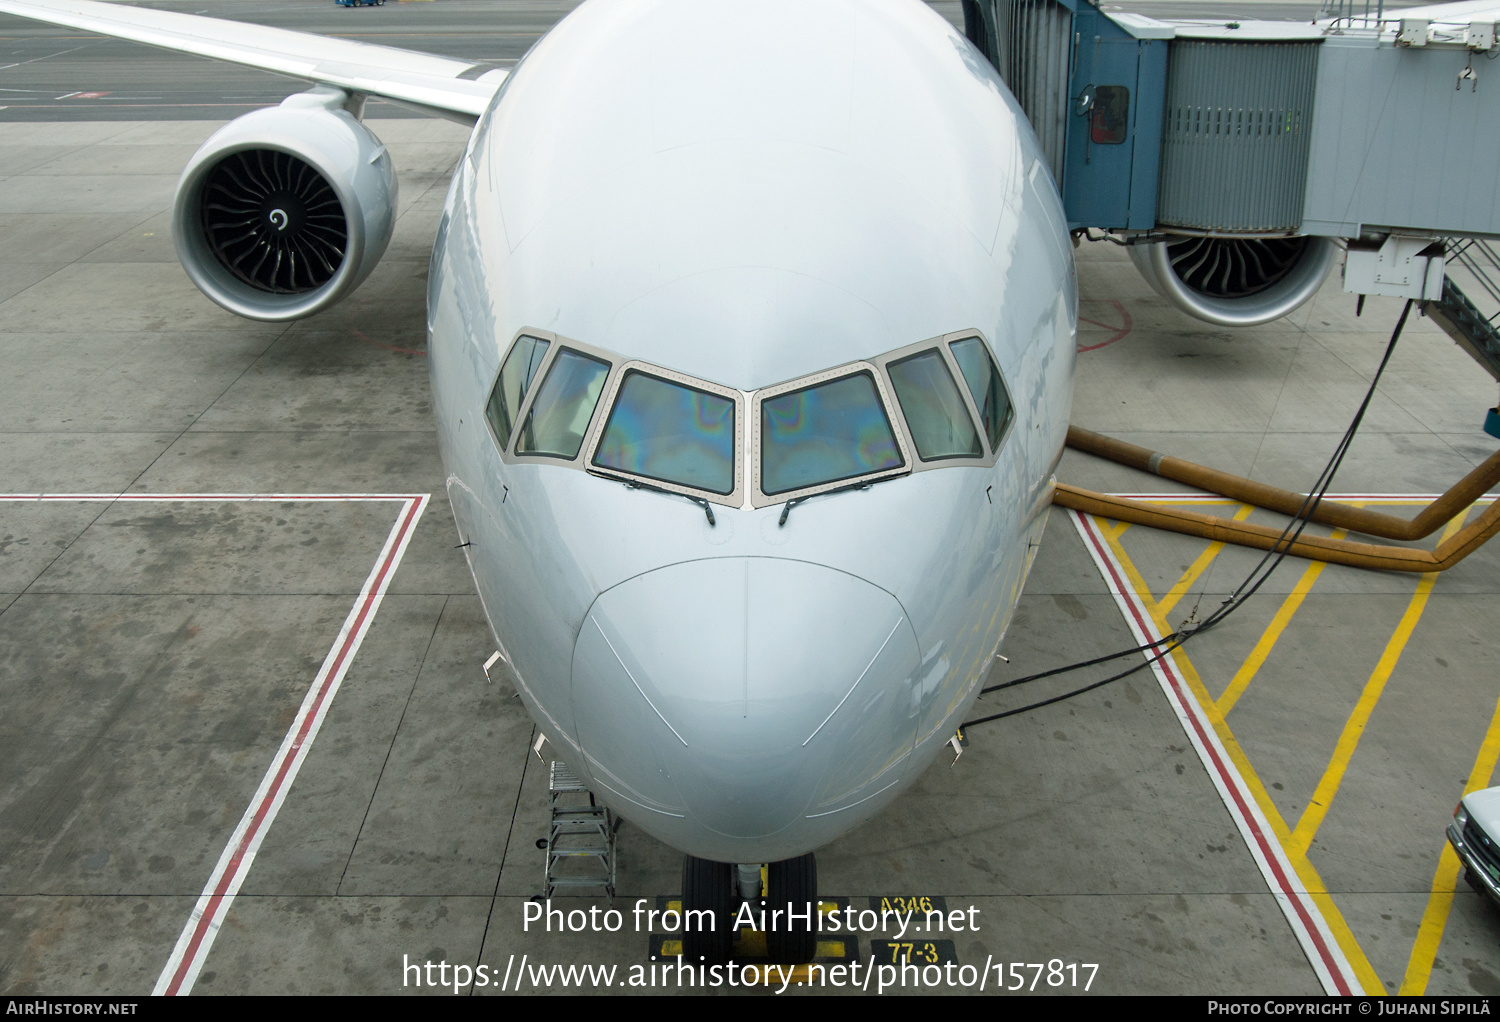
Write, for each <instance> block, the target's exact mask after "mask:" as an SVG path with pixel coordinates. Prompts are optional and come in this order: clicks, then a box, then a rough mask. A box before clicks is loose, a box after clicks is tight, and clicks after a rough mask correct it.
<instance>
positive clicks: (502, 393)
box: [484, 335, 550, 450]
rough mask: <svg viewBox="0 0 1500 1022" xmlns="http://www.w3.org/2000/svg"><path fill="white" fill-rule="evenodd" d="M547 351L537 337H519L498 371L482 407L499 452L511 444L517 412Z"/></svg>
mask: <svg viewBox="0 0 1500 1022" xmlns="http://www.w3.org/2000/svg"><path fill="white" fill-rule="evenodd" d="M548 347H550V345H549V343H548V342H547V341H544V340H542V339H540V338H538V337H526V336H524V335H523V336H521V337H518V338H516V343H515V344H513V345H512V346H511V349H510V355H509V356H507V357H506V359H505V365H503V366H501V367H500V378H499V379H498V380H496V381H495V389H494V390H493V391H491V392H490V400H489V404H487V405H485V406H484V415H485V418H487V419H489V420H490V426H491V427H492V428H493V429H494V430H495V439H496V441H498V442H499V444H500V449H501V450H504V449H505V447H506V445H507V444H509V443H510V433H511V429H512V428H513V427H514V426H515V418H516V412H517V411H519V410H520V408H521V402H522V401H523V400H525V398H526V392H527V391H528V390H530V389H531V380H532V378H533V377H534V376H536V371H537V368H538V367H539V366H540V365H541V364H542V359H543V357H545V356H546V354H547V348H548Z"/></svg>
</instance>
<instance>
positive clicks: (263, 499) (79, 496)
mask: <svg viewBox="0 0 1500 1022" xmlns="http://www.w3.org/2000/svg"><path fill="white" fill-rule="evenodd" d="M427 498H428V494H425V493H0V501H29V500H36V501H46V500H59V501H79V502H87V501H101V500H136V501H145V502H147V503H150V502H153V501H167V502H172V501H188V502H202V501H225V502H228V501H245V502H248V503H251V504H256V503H261V504H270V503H280V502H285V501H299V500H317V501H371V500H391V501H409V500H417V499H422V500H424V501H425V500H426V499H427Z"/></svg>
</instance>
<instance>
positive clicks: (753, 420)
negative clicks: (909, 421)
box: [747, 359, 917, 508]
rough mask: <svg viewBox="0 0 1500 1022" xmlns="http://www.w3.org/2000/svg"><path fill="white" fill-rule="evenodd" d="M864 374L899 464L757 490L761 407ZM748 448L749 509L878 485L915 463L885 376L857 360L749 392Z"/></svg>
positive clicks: (869, 363)
mask: <svg viewBox="0 0 1500 1022" xmlns="http://www.w3.org/2000/svg"><path fill="white" fill-rule="evenodd" d="M859 375H868V376H869V377H870V379H871V381H872V382H873V383H874V384H875V394H876V396H877V397H878V398H879V399H880V403H881V405H882V408H881V411H882V412H884V414H885V418H886V422H887V423H889V424H890V427H891V436H892V437H893V438H894V439H895V441H896V449H897V450H898V451H900V452H901V464H900V465H896V466H893V467H891V468H884V469H880V470H878V471H875V472H866V473H864V474H862V475H855V476H847V477H845V478H843V479H835V480H833V481H831V482H827V483H819V484H818V485H816V486H804V487H802V488H801V489H798V490H788V491H786V492H784V493H777V494H775V495H770V494H767V493H765V492H763V491H762V490H761V488H760V487H761V459H762V457H763V454H764V452H763V449H762V442H761V441H762V438H761V405H762V404H764V403H765V402H766V401H767V400H769V399H771V398H776V397H780V396H781V395H782V394H789V393H791V392H793V391H797V390H806V389H807V388H809V387H816V386H818V385H819V384H822V383H832V382H834V381H835V380H840V379H843V378H844V377H846V376H859ZM750 430H751V433H750V446H749V450H748V455H747V460H748V462H749V465H748V466H747V467H748V468H749V470H750V506H751V507H756V508H761V507H770V506H771V505H773V504H785V503H787V502H788V501H794V500H801V499H802V498H804V497H811V496H813V495H814V494H818V493H827V492H828V491H830V490H843V489H847V488H849V487H851V486H862V485H864V484H866V483H878V482H880V481H882V480H885V479H894V478H896V477H897V476H904V475H908V474H910V472H911V471H912V468H913V466H915V465H916V463H917V461H916V458H915V456H914V454H913V451H914V447H913V445H912V444H911V441H910V438H909V437H908V436H907V434H906V420H905V416H903V415H902V414H901V406H900V405H899V404H897V403H896V398H895V395H894V394H892V393H891V389H890V383H889V380H888V378H887V377H886V375H885V371H884V369H882V368H881V367H880V366H879V365H877V364H876V363H875V362H874V361H873V360H870V359H861V360H859V361H858V362H846V363H845V364H844V365H841V366H835V367H834V368H832V369H825V370H823V371H822V372H818V373H813V374H811V375H809V376H799V377H797V378H796V379H794V380H787V381H786V382H785V383H778V384H776V385H775V386H772V387H761V388H760V389H759V390H756V391H753V392H752V393H751V400H750Z"/></svg>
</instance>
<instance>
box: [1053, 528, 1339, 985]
mask: <svg viewBox="0 0 1500 1022" xmlns="http://www.w3.org/2000/svg"><path fill="white" fill-rule="evenodd" d="M1071 514H1072V515H1073V516H1074V519H1075V521H1077V522H1078V523H1080V524H1081V525H1082V526H1083V528H1082V531H1083V533H1084V534H1085V536H1086V537H1087V539H1088V543H1089V545H1090V546H1091V547H1093V548H1094V554H1095V556H1094V561H1095V563H1096V564H1098V565H1100V566H1101V567H1102V568H1103V569H1104V570H1105V571H1107V572H1108V576H1109V577H1108V581H1109V582H1110V584H1111V586H1112V587H1113V588H1114V591H1115V592H1116V593H1119V594H1120V595H1122V596H1124V597H1125V601H1124V602H1125V605H1126V606H1127V607H1128V608H1129V609H1130V614H1131V617H1132V618H1133V619H1134V622H1135V626H1136V630H1137V632H1138V634H1140V635H1143V636H1146V637H1148V638H1149V639H1152V640H1159V639H1161V636H1160V635H1158V634H1157V633H1156V628H1155V626H1154V625H1153V624H1151V623H1150V619H1149V618H1148V617H1147V616H1146V615H1145V613H1144V612H1143V610H1142V608H1141V606H1140V604H1139V601H1138V600H1137V599H1136V598H1135V597H1134V595H1133V593H1134V590H1133V589H1132V588H1130V587H1129V586H1128V585H1127V584H1126V583H1125V580H1124V579H1122V578H1121V577H1120V574H1119V572H1118V571H1117V570H1116V568H1115V564H1114V559H1113V558H1112V557H1110V556H1109V555H1108V553H1107V552H1106V549H1105V546H1104V541H1103V538H1102V537H1101V536H1100V535H1099V534H1098V531H1097V529H1096V528H1095V527H1094V525H1093V524H1092V523H1091V522H1090V521H1089V516H1086V515H1082V514H1079V513H1078V512H1071ZM1154 666H1155V667H1156V668H1157V669H1158V670H1159V671H1160V672H1161V674H1162V676H1164V677H1165V678H1166V679H1167V681H1168V684H1169V685H1170V686H1171V689H1172V693H1173V695H1174V697H1175V700H1176V701H1177V703H1178V705H1179V706H1180V707H1181V708H1182V709H1183V710H1185V711H1188V712H1185V713H1183V714H1181V716H1183V717H1186V718H1187V720H1188V721H1189V722H1190V723H1191V725H1192V728H1193V732H1194V733H1195V734H1196V735H1197V738H1198V741H1197V743H1196V744H1197V746H1198V748H1200V749H1202V750H1204V752H1205V753H1206V755H1207V757H1208V760H1209V762H1208V763H1207V764H1205V765H1207V766H1209V767H1210V768H1211V769H1212V770H1213V772H1214V774H1215V775H1216V776H1217V777H1218V778H1219V780H1220V781H1221V782H1222V790H1224V791H1227V792H1229V794H1230V796H1231V798H1232V799H1233V805H1232V806H1231V807H1230V808H1231V809H1232V810H1234V811H1235V815H1237V816H1238V817H1239V818H1240V819H1241V820H1242V821H1243V822H1244V825H1245V829H1244V830H1242V831H1241V833H1244V832H1245V830H1248V832H1249V836H1250V837H1252V838H1253V839H1254V841H1255V844H1256V846H1257V847H1258V848H1259V850H1260V858H1261V860H1262V861H1263V862H1265V863H1266V865H1267V867H1268V868H1269V869H1270V872H1271V878H1273V883H1274V886H1273V893H1276V894H1280V895H1282V896H1283V898H1284V899H1285V900H1284V904H1290V905H1291V906H1292V908H1293V910H1294V911H1295V912H1296V914H1297V918H1298V920H1299V921H1300V922H1301V924H1302V928H1303V931H1304V932H1305V933H1306V934H1307V936H1308V939H1309V940H1310V941H1311V942H1312V945H1313V947H1314V949H1316V951H1317V954H1318V957H1319V958H1320V959H1321V960H1322V964H1323V967H1324V969H1325V970H1326V971H1327V973H1328V975H1329V976H1330V977H1331V978H1332V979H1333V982H1334V986H1335V987H1336V988H1337V990H1338V993H1339V994H1340V995H1341V996H1344V997H1349V996H1351V995H1352V994H1353V993H1354V989H1353V984H1352V983H1351V977H1348V976H1346V975H1345V973H1344V965H1343V963H1341V961H1340V958H1339V956H1338V955H1336V954H1334V953H1332V952H1331V951H1330V949H1329V947H1328V946H1327V942H1326V941H1325V940H1324V939H1323V934H1322V932H1321V929H1320V927H1319V926H1318V925H1317V921H1321V913H1319V912H1318V910H1317V908H1316V906H1314V905H1310V904H1309V900H1310V899H1309V898H1308V895H1307V893H1306V892H1304V891H1300V890H1298V889H1296V885H1294V884H1293V883H1291V882H1290V880H1289V878H1288V877H1287V875H1286V872H1285V870H1283V868H1282V865H1281V861H1280V860H1281V855H1278V854H1277V853H1278V852H1280V851H1281V849H1280V846H1279V844H1278V843H1277V842H1276V841H1275V839H1274V837H1272V836H1270V835H1267V834H1266V833H1265V832H1264V831H1263V830H1262V829H1261V826H1260V824H1259V822H1258V820H1257V819H1256V816H1255V814H1254V813H1253V812H1251V810H1250V805H1249V803H1250V801H1251V798H1250V796H1249V793H1248V792H1247V791H1246V790H1245V785H1244V780H1243V779H1242V778H1241V777H1240V776H1239V771H1238V770H1235V769H1233V768H1232V767H1229V766H1228V765H1226V764H1225V763H1224V761H1223V759H1222V758H1221V757H1220V756H1219V751H1218V748H1217V746H1216V743H1215V742H1213V741H1210V736H1209V735H1208V733H1207V731H1206V729H1205V727H1204V724H1203V722H1202V720H1201V719H1200V715H1199V714H1198V713H1196V712H1192V711H1193V710H1196V709H1197V700H1196V699H1194V698H1193V696H1192V693H1191V692H1188V691H1187V690H1186V686H1185V685H1184V684H1183V682H1182V679H1181V677H1180V676H1179V675H1178V673H1177V670H1176V665H1175V664H1174V663H1173V662H1172V660H1171V657H1170V655H1168V656H1164V657H1162V658H1161V659H1159V660H1157V661H1156V663H1155V665H1154ZM1315 915H1316V916H1317V917H1318V920H1317V921H1315V920H1314V916H1315Z"/></svg>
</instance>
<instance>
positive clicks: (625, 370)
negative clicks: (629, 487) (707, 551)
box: [583, 356, 747, 507]
mask: <svg viewBox="0 0 1500 1022" xmlns="http://www.w3.org/2000/svg"><path fill="white" fill-rule="evenodd" d="M615 357H616V359H617V361H616V364H615V365H614V367H613V368H612V369H611V371H610V376H609V378H608V379H607V380H605V381H604V390H603V391H602V392H600V395H599V407H600V408H603V409H605V412H604V414H603V415H600V414H598V413H597V410H596V413H595V416H594V421H593V424H592V425H591V426H590V427H589V433H588V436H587V437H585V439H584V442H583V452H584V458H583V468H584V471H586V472H588V473H589V474H590V475H596V476H600V477H602V478H605V479H614V480H618V481H620V482H623V483H630V482H639V483H642V484H643V485H646V486H649V487H652V488H653V489H658V490H667V491H668V492H671V493H680V494H683V495H684V496H687V497H694V498H697V499H700V500H706V501H708V502H709V503H711V504H720V505H722V506H724V507H743V506H744V503H745V473H744V471H743V469H744V465H743V462H744V460H745V414H746V411H747V407H746V401H745V394H744V392H743V391H739V390H735V389H734V388H733V387H726V386H724V385H723V384H719V383H711V382H709V381H708V380H703V379H699V378H698V377H696V376H688V375H687V374H686V373H679V372H676V371H674V370H671V369H665V368H663V367H661V366H659V365H655V364H653V363H651V362H643V361H641V360H639V359H630V360H628V361H618V359H619V356H615ZM631 372H636V373H640V374H641V375H643V376H653V377H655V378H657V379H659V380H666V381H667V382H668V383H676V384H679V385H681V386H683V387H687V388H690V389H692V390H700V391H702V392H704V393H705V394H713V395H714V396H715V397H722V398H725V399H727V400H730V401H733V402H734V447H733V456H734V463H733V465H732V467H731V469H730V471H731V472H732V473H733V476H732V477H733V479H734V489H733V490H731V491H730V492H729V493H715V492H714V491H713V490H702V489H698V488H697V487H693V486H684V485H683V484H681V483H674V482H669V481H667V480H665V479H657V478H655V477H654V476H648V475H640V474H637V473H634V472H622V471H621V470H620V469H617V468H609V467H606V466H603V465H596V464H594V457H595V455H596V454H597V452H598V449H599V444H600V443H601V442H602V441H603V439H604V427H605V426H606V424H607V423H608V422H609V416H610V413H611V412H613V411H614V407H615V401H616V400H617V399H618V398H619V396H620V388H621V387H622V386H624V384H625V377H626V376H627V375H628V374H629V373H631Z"/></svg>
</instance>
